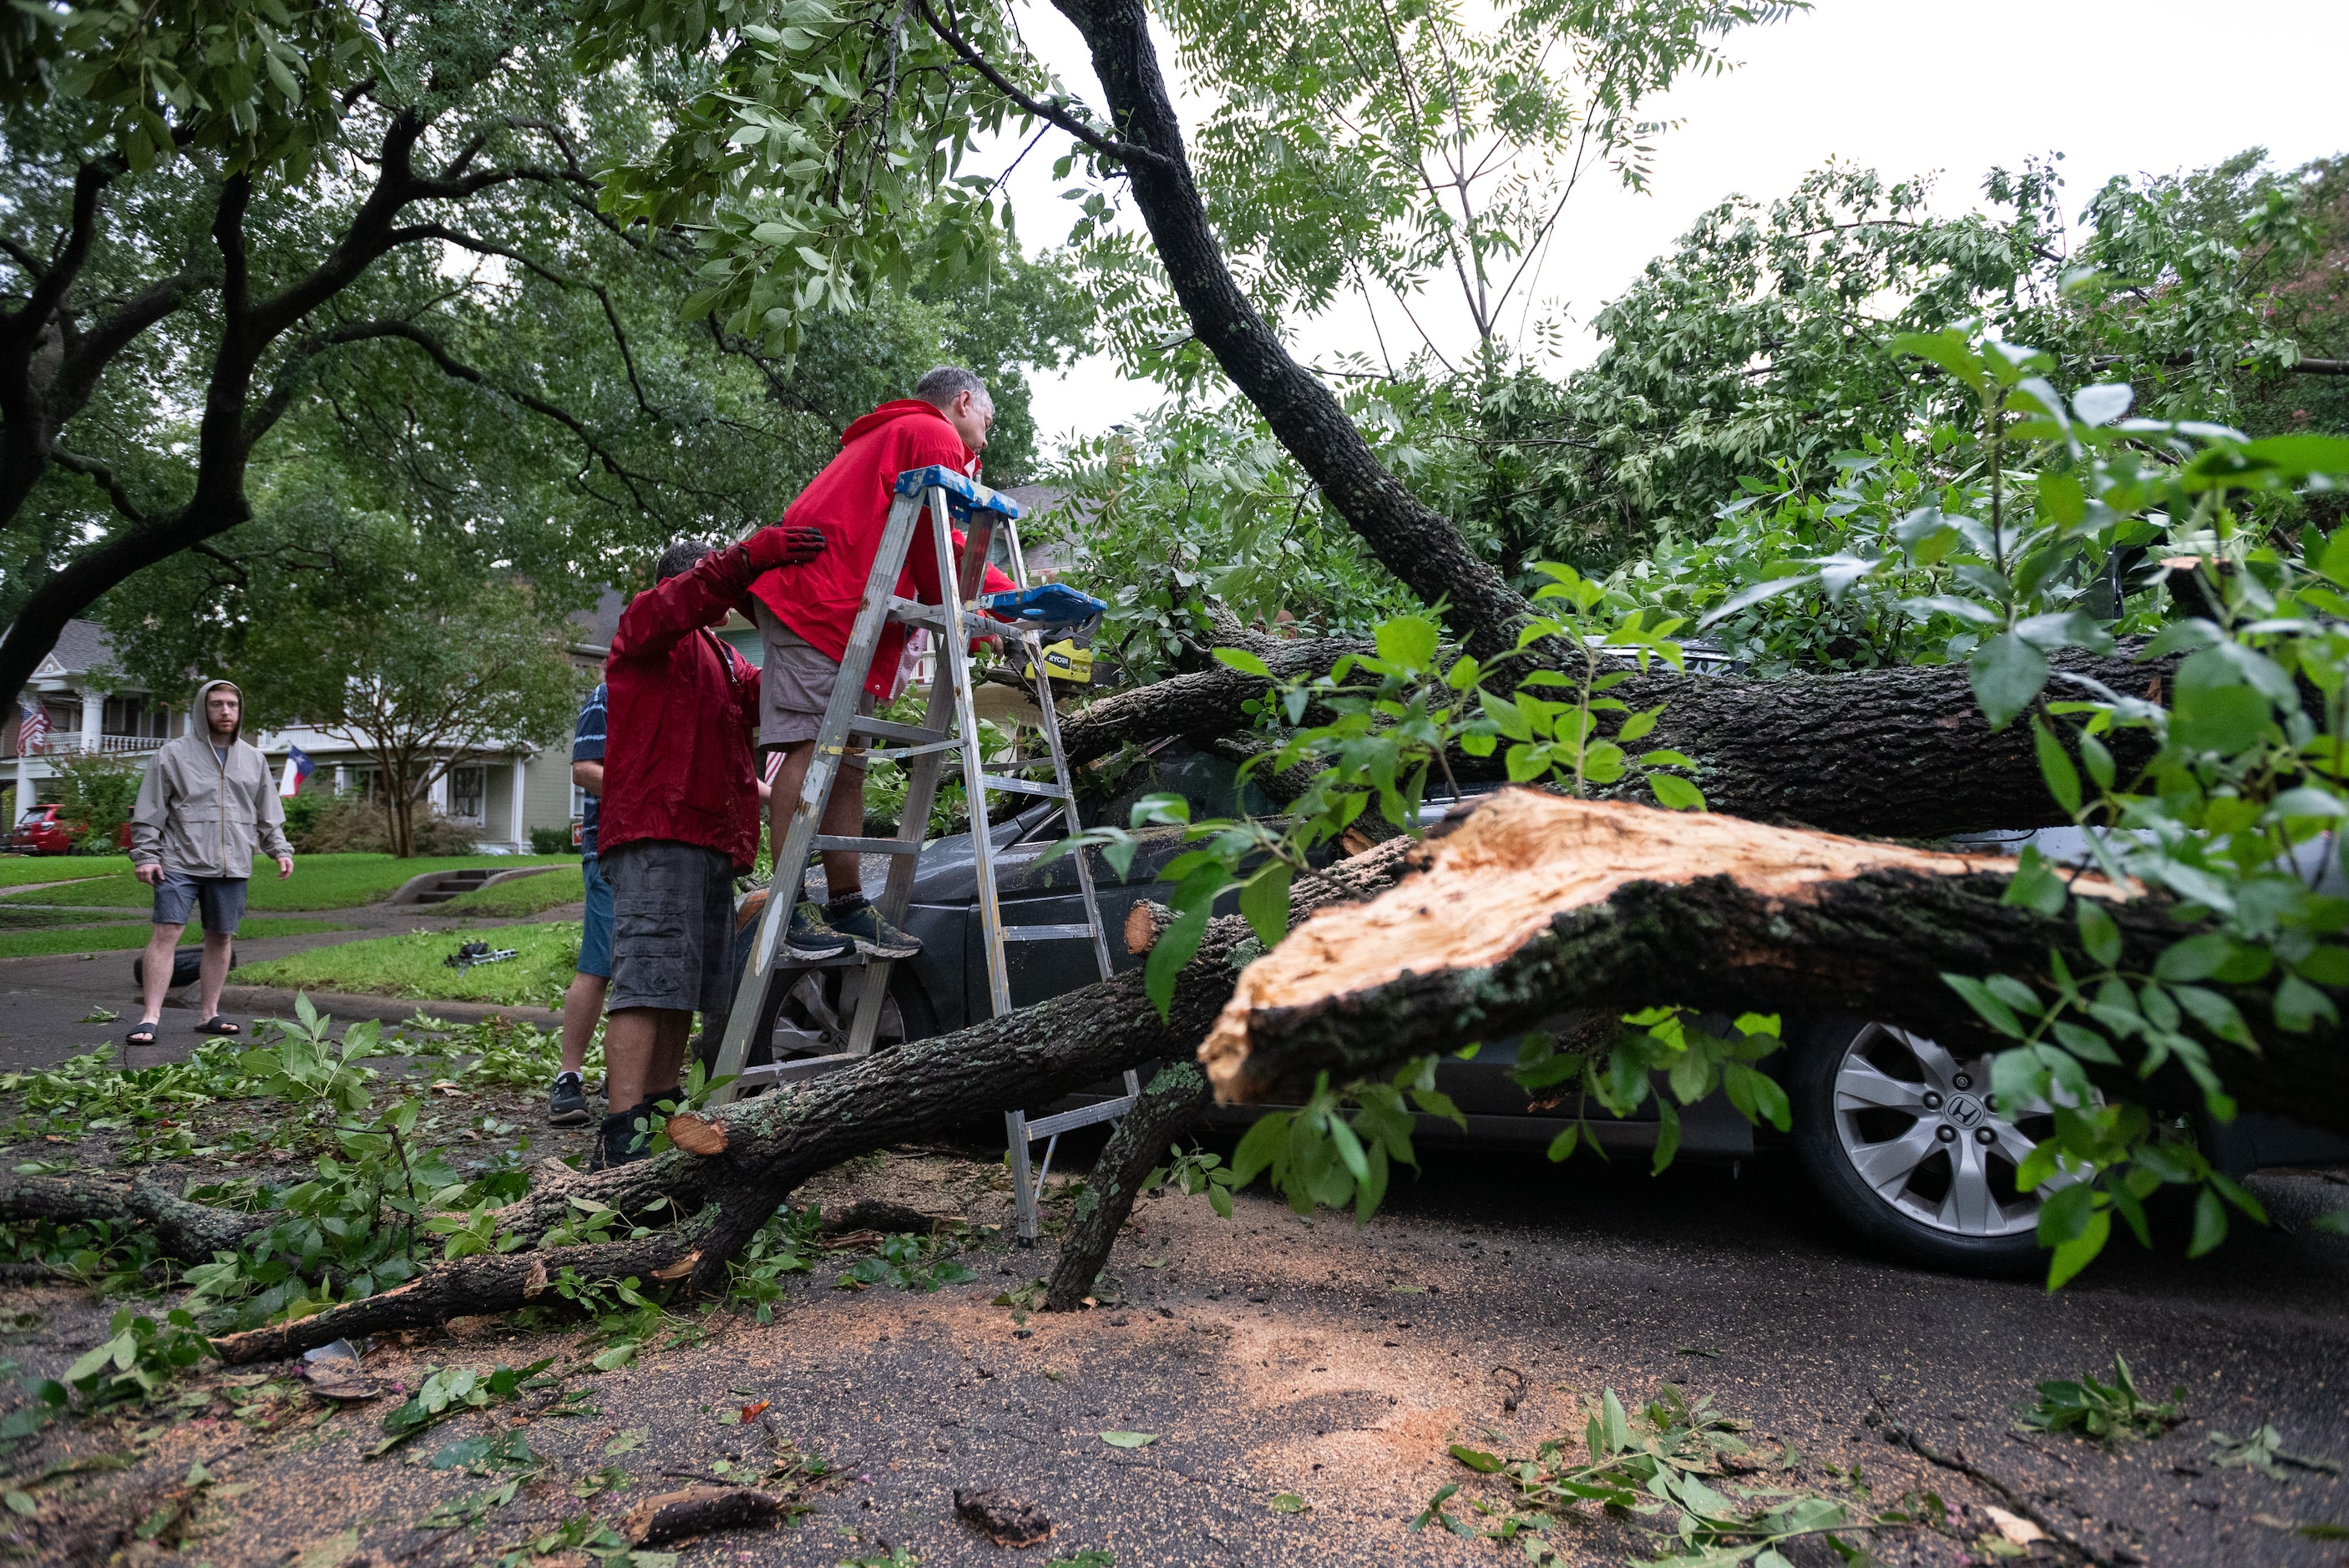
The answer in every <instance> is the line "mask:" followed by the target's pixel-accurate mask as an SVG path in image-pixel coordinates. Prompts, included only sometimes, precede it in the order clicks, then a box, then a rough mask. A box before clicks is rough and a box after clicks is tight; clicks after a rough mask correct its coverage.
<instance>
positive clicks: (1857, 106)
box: [1009, 0, 2349, 440]
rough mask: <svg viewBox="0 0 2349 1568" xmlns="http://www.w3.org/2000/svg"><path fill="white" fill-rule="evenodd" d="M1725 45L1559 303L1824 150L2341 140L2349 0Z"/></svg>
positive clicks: (2135, 148) (1579, 312)
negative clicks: (1727, 56) (1718, 73)
mask: <svg viewBox="0 0 2349 1568" xmlns="http://www.w3.org/2000/svg"><path fill="white" fill-rule="evenodd" d="M1021 26H1023V28H1025V29H1026V31H1027V34H1028V37H1029V40H1030V43H1031V44H1032V45H1034V46H1036V47H1038V48H1039V49H1040V50H1041V51H1043V52H1044V54H1045V55H1046V57H1047V58H1049V59H1050V61H1051V63H1052V64H1053V65H1054V67H1056V68H1057V69H1059V70H1060V72H1061V76H1062V77H1063V79H1064V80H1065V81H1067V82H1068V83H1069V85H1070V86H1071V88H1072V89H1074V90H1076V91H1078V92H1079V93H1080V94H1081V95H1082V96H1084V97H1085V98H1088V99H1089V100H1090V101H1094V102H1096V103H1097V102H1098V89H1097V88H1096V86H1095V84H1094V82H1093V78H1092V73H1091V71H1090V69H1089V68H1088V67H1087V66H1086V63H1085V58H1084V55H1083V51H1082V48H1081V46H1080V45H1079V44H1078V42H1077V40H1076V37H1075V35H1074V33H1073V31H1072V30H1071V29H1070V28H1069V27H1068V26H1067V25H1066V24H1065V23H1063V22H1062V21H1061V18H1060V17H1059V15H1057V14H1056V13H1053V12H1051V11H1050V9H1049V8H1048V7H1047V6H1044V5H1035V6H1031V7H1025V8H1023V11H1022V15H1021ZM1731 52H1732V54H1733V56H1734V57H1736V58H1738V59H1739V60H1741V61H1742V62H1743V64H1742V66H1741V67H1740V68H1739V69H1738V70H1736V71H1735V72H1733V73H1731V74H1730V75H1728V76H1725V77H1710V78H1707V79H1704V80H1701V81H1695V82H1692V83H1690V84H1689V85H1687V86H1686V87H1684V88H1680V89H1679V90H1676V91H1675V92H1673V93H1672V94H1671V95H1670V97H1669V98H1666V99H1662V100H1659V101H1657V102H1655V103H1653V104H1651V106H1650V107H1651V108H1652V109H1653V110H1654V111H1655V115H1656V118H1660V119H1678V120H1680V121H1681V122H1682V124H1681V126H1680V128H1679V129H1677V130H1674V131H1671V132H1670V133H1668V134H1667V135H1666V136H1665V137H1664V138H1663V139H1662V140H1661V144H1660V146H1659V148H1658V155H1657V160H1656V169H1655V179H1654V181H1653V185H1652V188H1651V190H1650V191H1648V192H1647V193H1646V194H1644V195H1632V194H1630V193H1628V192H1625V191H1621V190H1619V189H1610V188H1609V187H1607V186H1606V185H1604V184H1603V183H1586V184H1585V185H1584V187H1583V189H1582V190H1581V191H1578V193H1577V194H1576V196H1575V198H1574V200H1573V202H1572V203H1571V205H1570V206H1569V208H1568V213H1567V216H1566V218H1565V220H1564V222H1563V224H1562V226H1561V230H1560V233H1559V242H1558V243H1557V244H1556V245H1554V246H1553V247H1552V249H1551V253H1550V257H1549V261H1548V264H1547V271H1546V272H1545V273H1544V275H1543V279H1542V292H1543V295H1544V296H1545V303H1546V305H1547V309H1548V310H1549V311H1550V312H1552V313H1553V314H1561V315H1568V316H1569V317H1574V318H1582V317H1587V316H1588V315H1589V314H1590V313H1591V312H1593V311H1594V310H1595V309H1596V308H1597V307H1598V306H1599V304H1603V303H1604V302H1605V301H1607V300H1608V299H1609V298H1611V297H1613V296H1614V295H1616V294H1619V293H1620V292H1622V290H1623V288H1624V287H1625V286H1626V284H1629V282H1630V280H1631V279H1632V278H1633V277H1634V276H1636V275H1637V274H1638V273H1639V270H1640V267H1641V266H1643V265H1644V264H1646V263H1647V262H1648V261H1649V259H1650V258H1651V257H1652V256H1654V255H1655V254H1657V253H1659V252H1661V251H1662V250H1664V249H1665V248H1666V247H1667V246H1669V245H1670V244H1671V242H1672V240H1673V238H1674V237H1675V236H1676V235H1678V234H1679V233H1680V232H1682V230H1683V229H1684V228H1685V227H1686V226H1687V225H1688V223H1689V222H1690V221H1691V220H1692V218H1693V217H1694V216H1695V215H1696V214H1697V213H1699V212H1701V211H1703V210H1704V209H1705V208H1707V207H1709V206H1711V205H1713V203H1714V202H1716V201H1720V200H1721V199H1722V198H1723V196H1726V195H1728V194H1730V193H1731V192H1733V191H1735V192H1744V193H1745V194H1748V195H1752V196H1756V197H1759V198H1762V199H1764V200H1765V201H1766V200H1767V199H1769V198H1770V197H1773V196H1775V195H1777V194H1780V193H1782V192H1784V191H1786V190H1788V189H1789V188H1791V187H1792V186H1793V185H1794V184H1795V181H1797V180H1799V179H1800V178H1801V177H1802V176H1803V174H1804V173H1806V171H1808V170H1812V169H1815V168H1816V167H1818V166H1819V165H1820V164H1822V163H1824V162H1826V161H1827V160H1829V159H1831V158H1834V159H1841V160H1845V161H1847V162H1853V163H1859V164H1866V165H1873V166H1874V167H1876V168H1878V169H1879V170H1883V171H1884V172H1885V173H1886V174H1888V175H1893V176H1903V175H1909V174H1917V173H1922V172H1928V171H1939V172H1940V184H1939V203H1940V205H1941V206H1942V207H1944V208H1945V209H1951V210H1957V209H1961V208H1964V207H1966V206H1970V205H1972V204H1973V202H1974V201H1975V199H1976V192H1977V191H1978V189H1979V187H1980V184H1981V181H1982V174H1983V172H1984V171H1985V170H1988V169H1989V168H1991V167H1992V165H1994V164H2004V165H2007V166H2009V167H2013V166H2016V165H2019V164H2020V163H2021V162H2022V161H2023V160H2024V159H2025V158H2028V157H2030V156H2033V155H2034V154H2038V153H2045V152H2062V153H2063V154H2064V163H2063V171H2064V181H2065V189H2064V198H2065V206H2066V209H2067V210H2068V211H2071V212H2073V213H2074V214H2075V215H2076V213H2077V211H2078V209H2079V207H2080V206H2081V204H2082V203H2083V202H2085V201H2086V199H2087V197H2088V196H2089V195H2090V194H2091V193H2092V192H2094V191H2095V189H2096V188H2097V187H2098V186H2099V185H2101V184H2103V183H2104V181H2106V179H2107V178H2109V177H2110V176H2112V175H2114V174H2123V173H2130V174H2133V173H2137V172H2140V171H2153V172H2162V173H2167V172H2171V171H2175V170H2182V169H2190V168H2198V167H2200V166H2202V165H2205V164H2209V163H2214V162H2217V161H2218V160H2221V159H2223V158H2227V157H2230V156H2231V155H2232V154H2234V153H2236V152H2238V151H2240V150H2242V149H2244V148H2246V147H2251V146H2261V147H2265V148H2267V149H2268V150H2269V152H2270V153H2271V156H2272V157H2273V158H2274V160H2276V162H2277V163H2278V164H2280V165H2282V166H2285V167H2289V166H2291V165H2293V164H2297V163H2301V162H2304V161H2305V160H2309V159H2311V158H2316V157H2322V156H2325V155H2328V154H2331V153H2334V152H2338V151H2341V150H2343V149H2344V144H2349V130H2344V125H2349V120H2344V109H2343V103H2344V100H2343V98H2342V97H2341V96H2340V94H2339V93H2338V92H2337V91H2336V90H2335V89H2334V88H2327V87H2325V86H2324V85H2323V83H2324V82H2325V81H2327V80H2330V79H2333V77H2334V75H2335V74H2336V72H2337V69H2338V67H2339V63H2340V62H2341V61H2342V60H2344V59H2349V0H2245V3H2243V4H2240V5H2209V4H2208V3H2207V0H2135V3H2134V4H2129V5H2122V4H2118V3H2117V0H1965V3H1962V4H1960V3H1957V0H1818V4H1817V5H1816V7H1815V8H1814V9H1813V10H1812V11H1811V12H1810V13H1809V14H1808V15H1802V16H1798V17H1797V18H1795V20H1793V21H1790V22H1786V23H1782V24H1780V25H1779V26H1774V27H1765V28H1759V29H1754V30H1750V31H1747V32H1744V33H1742V34H1739V35H1737V36H1735V37H1734V38H1733V40H1732V43H1731ZM1187 112H1189V106H1186V113H1187ZM1064 140H1065V139H1061V138H1048V139H1047V140H1046V141H1045V142H1044V143H1043V144H1042V145H1040V146H1039V148H1038V149H1037V151H1036V153H1035V154H1034V155H1032V156H1030V158H1029V159H1028V160H1026V162H1024V163H1023V164H1022V165H1021V167H1020V169H1019V171H1018V172H1017V173H1016V174H1015V175H1014V176H1013V178H1012V181H1011V182H1010V185H1009V191H1010V194H1011V198H1012V201H1013V203H1014V205H1015V207H1016V209H1017V211H1018V218H1019V230H1020V234H1021V238H1022V239H1023V240H1024V241H1025V242H1026V244H1027V246H1028V248H1029V250H1030V253H1034V252H1035V251H1037V250H1038V249H1039V248H1040V247H1044V246H1048V245H1050V244H1052V243H1055V242H1058V241H1059V240H1060V239H1061V237H1062V236H1063V235H1064V234H1065V233H1066V232H1067V229H1068V224H1069V222H1070V220H1071V217H1072V215H1073V213H1072V204H1071V203H1069V202H1066V201H1061V200H1059V198H1058V190H1059V187H1058V186H1057V185H1056V184H1055V183H1054V182H1053V181H1051V179H1050V161H1051V158H1052V157H1054V156H1057V153H1058V150H1059V146H1058V143H1060V142H1063V141H1064ZM1541 308H1542V307H1537V315H1538V314H1540V310H1541ZM1361 329H1362V322H1361V315H1360V312H1359V309H1356V310H1353V311H1350V312H1341V313H1338V314H1337V315H1336V316H1335V317H1333V319H1331V320H1330V321H1327V322H1322V323H1317V324H1312V325H1309V326H1308V327H1307V328H1306V329H1305V330H1304V331H1303V332H1301V333H1300V334H1299V342H1298V344H1297V345H1296V346H1299V347H1300V348H1302V349H1303V350H1304V351H1305V352H1306V353H1307V354H1309V355H1310V354H1313V353H1316V352H1320V351H1326V350H1327V349H1330V348H1332V347H1352V346H1361V345H1364V344H1365V342H1366V340H1365V339H1364V337H1363V335H1362V330H1361ZM1439 335H1440V329H1439ZM1583 351H1584V352H1587V347H1586V348H1585V349H1584V350H1583ZM1156 401H1157V397H1156V394H1155V393H1154V390H1153V388H1151V387H1149V386H1148V385H1147V384H1143V383H1129V382H1126V381H1124V380H1123V378H1122V377H1119V375H1118V374H1117V371H1116V369H1115V367H1114V366H1112V365H1110V364H1109V363H1108V362H1107V361H1106V360H1093V361H1088V362H1087V363H1085V364H1082V365H1080V366H1077V367H1076V368H1075V369H1073V370H1072V371H1071V372H1070V373H1069V374H1067V375H1066V376H1062V377H1050V376H1046V377H1040V378H1039V381H1038V385H1037V387H1036V412H1037V416H1038V419H1039V422H1040V425H1041V426H1042V428H1043V431H1044V433H1045V435H1046V437H1047V438H1048V440H1050V439H1051V438H1054V437H1057V436H1059V435H1061V434H1063V433H1066V432H1069V431H1071V430H1080V429H1081V430H1086V431H1092V430H1099V429H1101V428H1103V427H1104V426H1107V425H1109V424H1111V423H1112V422H1114V421H1116V420H1118V419H1121V418H1129V417H1131V416H1132V415H1133V414H1134V413H1136V412H1138V411H1140V410H1142V409H1143V408H1146V407H1150V406H1151V405H1152V404H1154V403H1155V402H1156Z"/></svg>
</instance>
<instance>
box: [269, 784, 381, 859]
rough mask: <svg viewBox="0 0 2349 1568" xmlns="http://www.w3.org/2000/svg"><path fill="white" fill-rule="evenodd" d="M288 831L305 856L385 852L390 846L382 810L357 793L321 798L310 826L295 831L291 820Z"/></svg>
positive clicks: (312, 815)
mask: <svg viewBox="0 0 2349 1568" xmlns="http://www.w3.org/2000/svg"><path fill="white" fill-rule="evenodd" d="M295 799H300V797H298V796H297V797H295ZM285 834H286V837H288V838H290V839H292V840H293V841H294V847H295V849H296V850H298V851H301V852H302V853H303V854H305V855H332V854H348V853H370V854H386V853H388V852H389V851H390V849H391V830H389V829H388V828H387V827H386V826H385V825H384V820H383V812H382V811H381V810H378V809H377V808H376V807H375V806H374V805H372V804H370V803H369V802H368V800H367V797H365V796H364V795H357V794H351V795H326V796H321V797H318V798H317V801H316V807H315V808H314V810H313V812H312V814H311V817H310V821H309V825H308V826H307V827H305V828H303V829H301V830H295V826H294V824H293V822H292V820H290V819H289V820H287V822H286V824H285Z"/></svg>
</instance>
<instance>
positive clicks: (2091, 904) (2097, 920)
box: [2074, 898, 2121, 968]
mask: <svg viewBox="0 0 2349 1568" xmlns="http://www.w3.org/2000/svg"><path fill="white" fill-rule="evenodd" d="M2074 913H2075V918H2076V919H2077V920H2078V921H2079V923H2080V945H2081V946H2082V947H2085V949H2087V953H2088V956H2089V957H2091V958H2093V959H2095V961H2096V962H2097V963H2099V964H2101V965H2105V966H2106V968H2110V967H2111V966H2112V965H2115V964H2117V963H2119V962H2120V957H2121V928H2120V927H2119V926H2117V925H2116V924H2114V923H2113V917H2112V916H2111V915H2109V914H2106V913H2105V910H2104V906H2103V905H2102V904H2100V903H2097V901H2096V900H2095V899H2093V898H2084V899H2082V900H2080V901H2079V903H2078V904H2077V905H2076V906H2075V910H2074Z"/></svg>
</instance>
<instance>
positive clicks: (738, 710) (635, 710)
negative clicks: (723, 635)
mask: <svg viewBox="0 0 2349 1568" xmlns="http://www.w3.org/2000/svg"><path fill="white" fill-rule="evenodd" d="M823 548H824V542H823V535H822V534H820V533H817V532H815V531H812V530H809V529H804V528H798V529H794V528H789V527H776V528H768V529H761V531H759V532H757V533H754V534H752V535H751V536H750V539H749V540H748V541H747V542H743V543H741V544H737V545H734V546H732V547H730V548H729V549H725V550H718V549H714V548H712V547H711V546H709V545H708V544H704V543H701V542H698V541H685V542H680V543H677V544H673V545H671V546H669V548H668V549H667V551H666V552H663V554H662V556H661V558H660V565H659V568H658V573H657V575H658V579H659V581H658V582H657V583H656V584H655V585H654V586H653V587H652V588H651V589H649V590H647V592H645V593H639V594H637V595H636V598H635V599H634V600H632V601H631V602H630V603H629V604H628V607H627V609H626V611H624V612H622V614H621V615H620V624H619V626H618V629H617V630H616V631H615V632H614V633H613V635H612V651H611V655H610V657H609V658H608V659H607V660H606V661H605V671H604V682H605V689H606V693H607V696H606V705H607V709H608V717H607V720H606V725H605V750H604V793H603V798H602V800H601V802H600V809H599V813H598V821H597V832H596V836H597V840H598V842H597V845H596V850H597V859H598V860H599V861H600V862H601V865H602V869H603V872H604V878H605V881H606V882H609V883H611V886H612V979H611V990H610V993H609V999H608V1002H607V1004H606V1005H607V1007H608V1009H609V1013H608V1017H607V1020H606V1022H605V1029H604V1072H605V1083H604V1094H605V1109H606V1110H607V1111H609V1112H610V1114H608V1115H607V1116H605V1118H604V1126H603V1130H602V1136H601V1138H600V1139H599V1140H598V1143H597V1148H596V1150H595V1164H596V1165H597V1166H599V1167H600V1166H607V1165H616V1164H620V1163H622V1162H624V1161H629V1160H640V1159H642V1158H644V1154H645V1147H646V1145H647V1143H648V1142H649V1141H650V1136H651V1130H652V1128H651V1124H652V1122H653V1120H654V1119H655V1118H656V1117H657V1114H658V1113H657V1109H656V1108H657V1105H658V1104H659V1102H660V1101H662V1100H664V1099H671V1100H673V1099H675V1098H676V1095H677V1090H678V1071H679V1069H680V1068H682V1067H683V1066H684V1062H685V1049H686V1042H687V1039H688V1037H689V1036H690V1034H691V1033H692V1028H693V1015H694V1014H695V1013H696V1012H697V1011H698V1012H699V1013H700V1014H701V1016H702V1019H703V1022H704V1024H705V1025H706V1026H709V1027H718V1026H720V1023H721V1021H722V1020H723V1019H724V1017H725V1016H726V1014H727V1011H728V1009H729V1006H730V1004H731V1002H732V1001H733V990H734V987H733V979H734V975H733V964H732V959H733V949H734V878H735V877H736V876H737V875H738V874H740V873H741V872H747V871H749V870H750V864H751V861H753V860H755V859H756V858H757V856H758V852H759V793H758V791H759V776H758V771H757V769H755V768H754V767H753V766H752V764H751V758H750V738H751V735H752V734H753V733H754V731H755V730H756V729H757V727H758V722H759V688H760V684H761V683H760V676H759V672H758V671H757V670H755V669H753V668H751V667H750V664H749V663H748V662H747V661H746V660H744V658H743V657H742V655H740V654H738V653H736V652H735V651H734V650H733V649H732V648H730V647H729V646H727V645H726V644H724V643H722V642H720V641H719V639H718V637H717V635H716V634H714V633H712V632H711V631H710V629H709V628H711V627H712V626H714V625H716V624H719V622H721V621H723V620H724V619H725V618H726V615H727V612H729V611H730V610H736V609H741V608H745V607H746V606H747V604H748V598H747V595H748V593H749V591H750V580H751V579H752V578H754V577H756V576H758V575H759V574H760V573H762V572H766V571H770V570H771V569H772V568H774V567H777V566H780V565H784V564H787V563H798V562H808V561H812V560H814V559H816V558H817V557H818V556H819V555H820V554H821V553H822V552H823Z"/></svg>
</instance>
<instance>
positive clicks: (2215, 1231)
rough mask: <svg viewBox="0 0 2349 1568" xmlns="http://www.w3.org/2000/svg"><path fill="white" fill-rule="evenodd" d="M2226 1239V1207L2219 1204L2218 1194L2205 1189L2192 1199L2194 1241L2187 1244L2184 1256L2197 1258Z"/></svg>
mask: <svg viewBox="0 0 2349 1568" xmlns="http://www.w3.org/2000/svg"><path fill="white" fill-rule="evenodd" d="M2226 1239H2227V1206H2226V1205H2225V1204H2224V1203H2221V1202H2219V1194H2218V1193H2216V1192H2213V1191H2210V1189H2209V1188H2208V1187H2205V1188H2203V1189H2202V1191H2200V1192H2199V1193H2197V1194H2196V1195H2195V1198H2194V1239H2193V1240H2192V1241H2191V1242H2189V1243H2187V1247H2186V1255H2187V1256H2188V1257H2189V1258H2199V1257H2200V1256H2202V1255H2203V1254H2204V1253H2209V1252H2211V1251H2213V1250H2215V1249H2216V1248H2217V1247H2218V1245H2219V1243H2221V1242H2223V1241H2225V1240H2226Z"/></svg>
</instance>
